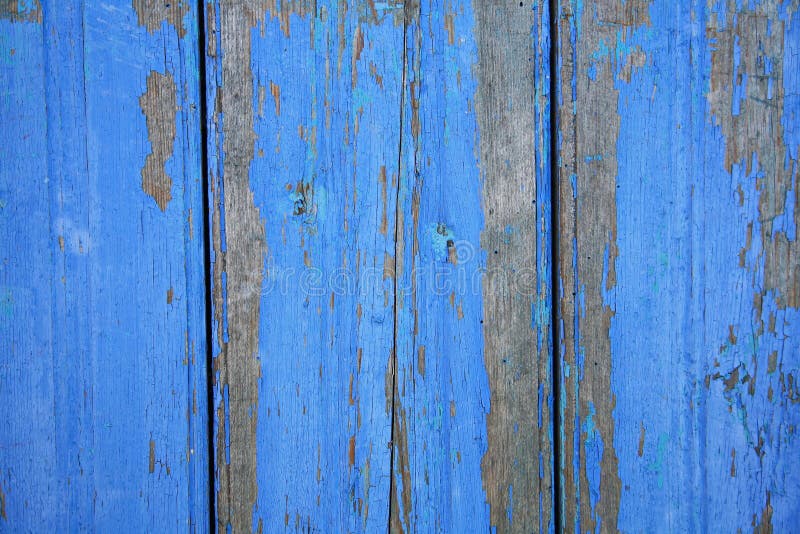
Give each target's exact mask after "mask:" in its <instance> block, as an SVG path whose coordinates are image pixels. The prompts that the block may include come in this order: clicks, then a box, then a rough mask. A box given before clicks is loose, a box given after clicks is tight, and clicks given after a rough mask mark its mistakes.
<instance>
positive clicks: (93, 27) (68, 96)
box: [0, 1, 208, 532]
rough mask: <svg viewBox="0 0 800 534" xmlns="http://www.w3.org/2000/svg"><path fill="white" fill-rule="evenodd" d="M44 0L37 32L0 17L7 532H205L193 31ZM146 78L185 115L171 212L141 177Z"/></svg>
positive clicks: (172, 163)
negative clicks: (156, 80)
mask: <svg viewBox="0 0 800 534" xmlns="http://www.w3.org/2000/svg"><path fill="white" fill-rule="evenodd" d="M42 4H43V5H42V23H41V24H39V23H33V22H11V21H9V20H0V42H2V43H3V46H2V47H0V54H2V56H3V57H2V60H0V122H2V124H3V125H4V127H3V130H2V133H0V136H2V137H3V140H2V142H0V147H2V148H0V151H1V153H0V198H2V200H3V207H2V210H0V218H2V221H3V224H2V225H0V257H2V262H0V288H2V293H1V294H3V295H4V298H5V301H6V302H7V303H8V305H7V306H6V310H7V314H4V315H3V316H0V404H2V406H3V407H4V408H3V410H2V412H1V413H0V426H1V427H2V428H3V432H2V433H0V436H2V437H0V491H1V492H2V494H3V502H4V515H3V517H0V530H2V531H20V532H21V531H29V530H30V531H44V532H55V531H70V532H73V531H84V530H98V531H127V530H130V528H131V525H135V526H136V528H141V529H143V530H150V531H152V530H174V531H179V530H186V529H188V528H189V527H190V525H193V526H194V527H195V528H197V529H198V530H201V531H202V530H204V529H205V527H206V525H207V524H208V506H207V503H208V493H207V482H208V476H207V473H208V467H207V463H206V458H207V450H206V443H207V438H206V428H207V427H206V407H205V398H206V394H205V391H206V390H205V322H204V315H205V314H204V298H203V295H204V291H203V287H204V286H203V284H204V282H203V254H202V251H203V235H202V213H203V205H202V188H201V187H200V176H201V173H200V152H199V146H200V145H199V122H198V110H197V108H198V89H199V80H198V78H197V72H198V71H197V57H196V54H195V50H196V45H195V43H196V39H197V28H196V24H195V21H194V19H193V18H189V19H187V21H186V22H187V24H186V26H187V35H186V37H185V38H184V39H179V38H178V37H177V34H176V31H175V29H174V28H172V27H166V26H164V27H163V28H162V29H161V30H160V31H158V32H156V33H155V34H153V35H150V34H149V33H148V32H147V30H146V28H144V27H141V26H139V25H138V24H137V18H136V13H135V12H134V11H133V8H132V7H131V6H130V4H127V5H124V6H119V7H114V6H110V5H108V4H104V3H99V2H93V1H87V2H79V3H71V4H69V5H67V4H63V3H60V2H53V1H45V2H42ZM12 50H13V53H12ZM153 70H154V71H157V72H160V73H164V72H170V73H171V74H172V76H173V77H174V79H175V83H176V86H177V91H178V94H177V98H176V101H177V103H178V106H179V108H180V109H179V110H177V113H176V117H165V118H164V120H171V119H174V118H176V119H177V128H176V138H175V144H174V152H173V154H172V157H171V158H170V159H169V160H168V161H167V165H166V172H167V174H168V175H169V176H170V177H171V179H172V181H173V185H172V201H171V202H170V203H169V205H168V207H167V209H166V211H165V212H162V211H161V210H160V209H159V207H158V206H157V205H156V203H155V202H154V201H153V199H152V198H151V197H149V196H148V195H147V194H145V193H144V192H143V191H142V186H141V183H142V177H141V175H140V169H141V168H142V165H143V163H144V160H145V157H146V156H147V154H148V152H149V151H150V148H151V147H150V144H149V142H148V141H147V139H148V132H147V126H146V123H145V117H144V115H143V113H142V110H141V109H140V106H139V97H140V96H141V95H142V94H143V93H144V92H145V90H146V85H145V82H146V79H147V76H148V75H149V74H150V72H151V71H153ZM169 291H171V293H169V295H170V296H169V297H168V292H169ZM168 301H169V302H168ZM195 409H196V411H195ZM151 440H152V451H153V453H154V454H153V457H152V458H151V456H150V451H151ZM151 464H152V466H153V472H152V473H151V472H150V465H151Z"/></svg>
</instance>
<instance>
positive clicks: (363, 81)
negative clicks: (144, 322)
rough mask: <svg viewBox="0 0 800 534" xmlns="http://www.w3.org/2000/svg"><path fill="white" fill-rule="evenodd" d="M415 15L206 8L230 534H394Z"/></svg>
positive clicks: (222, 473) (307, 7)
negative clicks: (405, 73)
mask: <svg viewBox="0 0 800 534" xmlns="http://www.w3.org/2000/svg"><path fill="white" fill-rule="evenodd" d="M401 13H402V10H401V9H400V10H398V7H397V6H395V5H394V3H389V4H381V5H379V4H376V3H373V2H371V1H365V2H355V3H352V4H350V3H347V2H340V1H338V0H336V1H334V0H329V1H317V2H310V1H309V2H302V1H298V2H281V3H279V4H278V3H276V2H251V3H246V2H241V1H236V0H234V1H224V0H223V1H220V2H213V3H212V2H209V3H207V4H206V19H207V21H208V22H207V30H208V31H207V41H206V45H207V50H206V52H207V54H208V61H209V83H208V85H207V92H208V97H209V102H210V104H209V109H210V110H213V113H211V116H210V117H209V123H208V128H209V145H210V146H209V156H210V169H211V170H210V172H211V184H212V195H211V198H212V203H211V204H212V205H211V209H212V211H213V215H212V222H213V224H212V227H213V232H212V233H213V242H214V243H213V244H214V251H213V273H214V276H213V288H214V290H213V301H214V334H213V335H214V343H215V347H214V358H215V359H214V373H215V383H214V393H215V413H216V417H215V428H216V431H215V444H216V455H215V459H216V474H217V476H216V488H215V490H216V503H217V527H218V529H219V530H223V531H224V530H225V529H226V528H231V529H232V531H233V532H244V531H250V530H258V531H261V530H262V529H265V530H266V531H274V530H278V529H289V530H302V531H317V530H320V531H333V532H336V531H348V532H361V531H375V530H382V529H385V528H386V521H387V517H388V515H389V509H388V508H389V504H388V497H389V478H390V477H389V469H390V445H389V442H390V440H391V401H392V390H391V369H392V368H391V362H392V359H391V355H392V350H393V344H394V322H395V321H394V312H393V306H394V301H393V298H392V289H393V284H394V277H393V274H392V273H393V265H394V259H393V258H394V253H395V245H394V236H395V217H396V207H395V200H396V196H397V195H396V189H397V179H398V177H397V161H398V150H399V125H400V94H401V75H402V53H401V51H402V29H403V25H402V15H401ZM387 381H388V384H389V386H388V390H387Z"/></svg>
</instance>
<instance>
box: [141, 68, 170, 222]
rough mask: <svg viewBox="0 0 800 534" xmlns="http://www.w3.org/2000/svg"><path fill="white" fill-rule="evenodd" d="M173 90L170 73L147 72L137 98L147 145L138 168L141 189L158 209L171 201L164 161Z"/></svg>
mask: <svg viewBox="0 0 800 534" xmlns="http://www.w3.org/2000/svg"><path fill="white" fill-rule="evenodd" d="M176 90H177V87H176V86H175V80H174V79H173V77H172V74H171V73H169V72H167V73H166V74H161V73H159V72H157V71H151V72H150V74H149V75H148V76H147V90H146V91H145V93H144V94H143V95H142V96H141V97H139V106H140V107H141V108H142V113H144V116H145V119H146V122H147V137H148V139H149V140H150V147H151V151H150V153H149V154H148V155H147V157H146V158H145V161H144V166H143V167H142V170H141V175H142V190H143V191H144V192H145V193H147V194H148V195H150V196H151V197H153V200H155V201H156V204H158V207H159V208H161V211H165V210H166V209H167V205H168V204H169V201H170V200H172V178H170V177H169V175H168V174H167V170H166V163H167V160H169V159H170V158H171V157H172V152H173V150H174V148H175V130H176V125H175V122H176V120H177V119H176V116H177V103H176Z"/></svg>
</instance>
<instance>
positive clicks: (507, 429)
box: [391, 0, 554, 532]
mask: <svg viewBox="0 0 800 534" xmlns="http://www.w3.org/2000/svg"><path fill="white" fill-rule="evenodd" d="M415 4H418V5H415ZM548 20H549V19H548V12H547V6H546V3H541V2H524V3H522V4H520V3H517V2H508V3H485V2H474V3H470V2H467V1H441V2H439V1H427V0H424V1H420V2H418V3H408V4H406V21H407V28H406V72H405V80H406V83H405V88H404V89H405V95H404V97H405V98H404V100H405V105H404V107H403V149H402V153H401V161H400V164H401V174H402V176H403V180H402V181H401V187H400V191H399V199H400V200H399V203H400V209H401V211H400V213H401V216H400V217H399V218H398V225H399V227H400V230H401V231H400V232H399V233H398V280H399V282H398V297H397V298H398V304H397V313H398V330H397V338H398V342H397V346H398V353H397V358H398V361H397V376H396V383H395V390H396V391H395V415H394V430H393V441H394V443H395V449H394V462H393V465H394V472H393V499H392V511H393V513H392V518H391V519H392V523H391V529H392V531H403V532H431V531H436V532H469V531H487V530H490V529H497V531H498V532H533V531H543V530H551V529H553V528H554V524H553V523H552V518H553V515H552V468H551V465H552V445H551V433H550V432H549V427H550V424H551V419H550V410H551V389H550V380H549V377H550V361H551V352H550V292H549V285H550V282H549V280H550V277H549V274H550V268H549V261H550V232H549V226H550V188H549V182H550V166H549V140H550V137H549V115H548V114H549V106H548V87H549V64H548V52H549V39H548V31H547V26H548Z"/></svg>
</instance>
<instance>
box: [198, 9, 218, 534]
mask: <svg viewBox="0 0 800 534" xmlns="http://www.w3.org/2000/svg"><path fill="white" fill-rule="evenodd" d="M203 2H204V0H198V1H197V8H196V12H197V54H198V57H197V62H198V71H199V74H198V78H199V85H200V88H199V89H200V90H199V97H200V158H201V166H202V169H201V175H202V180H201V182H202V189H203V278H204V288H205V329H206V354H205V357H206V409H207V413H206V417H207V419H208V421H207V425H206V426H207V429H206V435H207V439H208V442H207V445H206V448H207V450H208V458H207V461H208V473H207V476H208V482H207V487H208V528H209V530H208V531H209V532H216V527H217V514H216V502H215V501H216V499H215V494H214V486H215V484H214V478H215V473H216V468H215V465H214V389H213V384H214V345H213V340H214V338H213V326H212V325H213V320H212V314H213V310H212V309H211V221H210V210H211V204H210V194H209V192H210V187H211V183H210V181H209V176H208V164H209V163H208V99H207V98H206V96H207V94H206V90H207V83H208V79H207V75H206V47H205V41H206V31H207V28H206V17H205V9H204V5H203Z"/></svg>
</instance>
